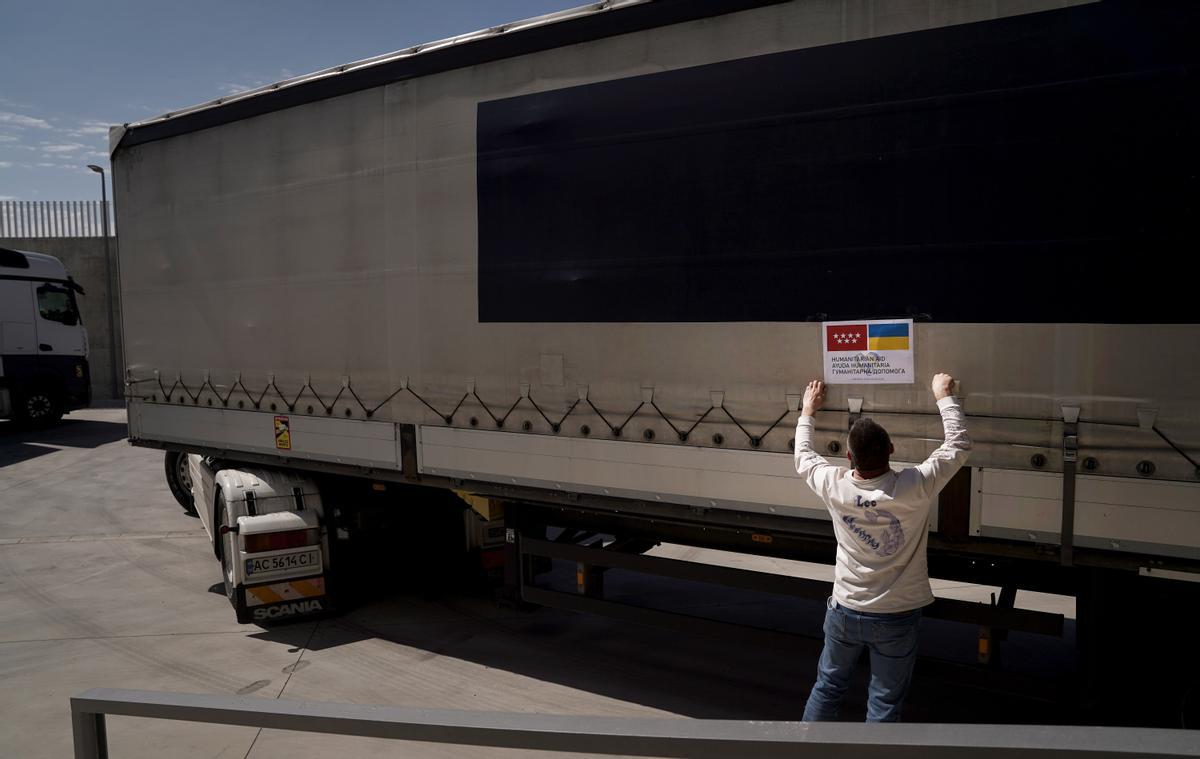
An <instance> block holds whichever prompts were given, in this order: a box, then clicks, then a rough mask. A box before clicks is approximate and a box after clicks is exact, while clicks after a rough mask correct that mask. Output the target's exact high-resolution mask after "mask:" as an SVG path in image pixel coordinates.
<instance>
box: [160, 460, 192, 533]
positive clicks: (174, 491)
mask: <svg viewBox="0 0 1200 759" xmlns="http://www.w3.org/2000/svg"><path fill="white" fill-rule="evenodd" d="M163 467H164V469H165V470H166V474H167V487H169V488H171V495H173V496H175V500H176V501H178V502H179V505H180V506H182V507H183V511H184V513H185V514H187V515H188V516H190V517H194V516H196V504H195V502H194V501H193V499H192V474H191V470H190V469H189V468H188V457H187V454H186V453H180V452H178V451H167V455H166V457H165V458H164V460H163Z"/></svg>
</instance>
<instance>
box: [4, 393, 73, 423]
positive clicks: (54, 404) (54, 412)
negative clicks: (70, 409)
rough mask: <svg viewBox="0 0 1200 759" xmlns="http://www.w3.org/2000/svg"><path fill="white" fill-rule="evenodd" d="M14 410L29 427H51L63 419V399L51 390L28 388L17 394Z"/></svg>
mask: <svg viewBox="0 0 1200 759" xmlns="http://www.w3.org/2000/svg"><path fill="white" fill-rule="evenodd" d="M13 412H14V416H15V417H16V419H17V421H18V422H20V423H21V424H23V425H25V426H27V427H34V428H41V427H49V426H51V425H53V424H55V423H57V422H58V420H59V419H62V415H63V406H62V399H60V398H59V397H58V394H57V393H55V392H53V391H51V390H26V391H25V392H23V393H20V394H19V395H17V397H16V403H14V404H13Z"/></svg>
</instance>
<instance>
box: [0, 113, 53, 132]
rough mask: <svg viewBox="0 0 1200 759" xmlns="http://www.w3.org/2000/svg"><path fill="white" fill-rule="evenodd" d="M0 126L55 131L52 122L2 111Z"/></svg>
mask: <svg viewBox="0 0 1200 759" xmlns="http://www.w3.org/2000/svg"><path fill="white" fill-rule="evenodd" d="M0 124H8V125H10V126H15V127H17V128H18V129H25V128H26V127H31V128H33V129H53V128H54V127H52V126H50V122H49V121H46V120H45V119H35V118H33V117H32V116H26V115H25V114H23V113H13V112H12V111H0Z"/></svg>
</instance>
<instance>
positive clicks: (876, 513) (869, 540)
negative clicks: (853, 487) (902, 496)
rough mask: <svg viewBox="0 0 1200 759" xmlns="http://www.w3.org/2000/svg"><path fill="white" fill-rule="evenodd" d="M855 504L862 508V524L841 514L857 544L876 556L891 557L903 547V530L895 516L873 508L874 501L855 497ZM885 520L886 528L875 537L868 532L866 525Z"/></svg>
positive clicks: (852, 517)
mask: <svg viewBox="0 0 1200 759" xmlns="http://www.w3.org/2000/svg"><path fill="white" fill-rule="evenodd" d="M854 500H855V502H856V503H857V505H858V506H859V507H860V508H862V510H863V512H862V524H860V523H859V518H858V517H856V516H853V515H850V514H843V515H842V521H843V522H845V523H846V527H847V528H849V530H850V532H851V533H853V534H854V536H855V537H856V538H858V540H859V542H860V543H862V544H863V545H864V546H866V547H867V548H870V549H871V550H872V551H874V552H875V554H876V555H878V556H891V555H892V554H894V553H896V552H897V551H899V550H900V549H901V548H903V547H904V529H903V528H902V527H901V526H900V520H899V519H897V518H896V515H895V514H893V513H892V512H890V511H887V510H886V509H880V508H876V507H875V501H864V500H863V498H862V496H855V499H854ZM884 520H886V522H887V527H886V528H884V530H883V532H882V533H880V534H879V536H878V537H876V536H875V535H874V534H873V532H874V531H873V530H868V529H867V528H866V527H864V526H863V524H866V525H871V526H874V525H879V524H882V523H883V522H884Z"/></svg>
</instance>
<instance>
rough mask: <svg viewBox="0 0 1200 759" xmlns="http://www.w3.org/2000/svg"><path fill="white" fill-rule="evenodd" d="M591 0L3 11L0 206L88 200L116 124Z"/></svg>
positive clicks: (127, 2) (78, 4)
mask: <svg viewBox="0 0 1200 759" xmlns="http://www.w3.org/2000/svg"><path fill="white" fill-rule="evenodd" d="M582 4H583V3H582V2H580V0H475V1H474V2H471V1H470V0H392V1H391V2H385V1H383V0H347V1H346V2H342V3H336V2H332V1H330V2H317V1H316V0H288V1H286V2H285V1H284V0H241V1H240V2H232V1H230V0H204V2H184V1H182V0H105V2H96V0H87V1H84V0H72V1H69V2H56V1H55V0H41V1H40V2H29V0H0V200H91V199H94V198H97V197H98V196H99V180H98V179H97V177H96V175H95V174H94V173H92V172H91V171H89V170H88V169H87V168H86V165H87V164H89V163H98V164H101V165H103V166H105V167H106V168H107V165H108V153H107V146H108V126H109V125H110V124H118V123H123V122H131V121H138V120H141V119H144V118H147V117H150V116H156V115H158V114H161V113H165V112H167V111H170V110H172V109H176V108H179V107H182V106H186V105H195V104H197V103H201V102H204V101H207V100H212V99H214V98H217V97H220V96H222V95H228V94H230V93H233V92H237V91H240V90H245V89H250V88H252V87H257V86H259V85H263V84H267V83H270V82H276V81H279V80H281V79H286V78H288V77H291V76H297V75H300V74H305V73H308V72H310V71H316V70H318V69H322V68H326V67H328V66H335V65H338V64H342V63H347V62H349V61H353V60H358V59H361V58H368V57H370V56H373V55H378V54H380V53H387V52H391V51H393V50H399V49H401V48H405V47H408V46H410V45H414V44H417V43H420V42H429V41H432V40H435V39H441V38H444V37H450V36H453V35H456V34H462V33H464V32H469V31H474V30H476V29H482V28H485V27H489V26H495V25H497V24H501V23H504V22H506V21H514V20H517V19H523V18H528V17H530V16H538V15H541V14H543V13H549V12H551V11H556V10H562V9H563V8H569V7H573V6H577V5H582Z"/></svg>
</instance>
